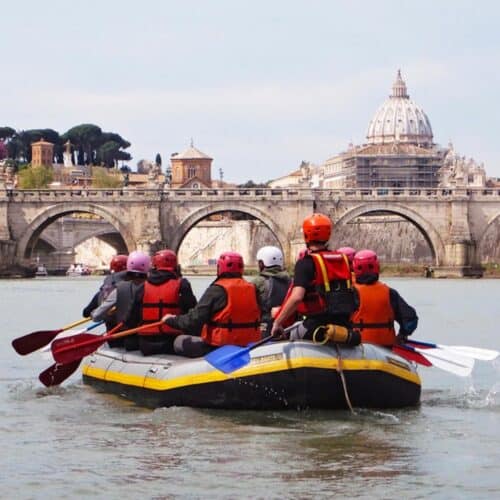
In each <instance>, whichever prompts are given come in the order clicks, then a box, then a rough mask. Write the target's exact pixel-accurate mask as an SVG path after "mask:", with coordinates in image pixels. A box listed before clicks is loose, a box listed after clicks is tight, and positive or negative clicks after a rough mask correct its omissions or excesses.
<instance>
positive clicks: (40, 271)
mask: <svg viewBox="0 0 500 500" xmlns="http://www.w3.org/2000/svg"><path fill="white" fill-rule="evenodd" d="M48 275H49V273H48V272H47V268H46V267H45V266H44V265H43V264H40V265H38V266H37V268H36V271H35V276H48Z"/></svg>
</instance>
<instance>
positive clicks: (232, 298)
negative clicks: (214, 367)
mask: <svg viewBox="0 0 500 500" xmlns="http://www.w3.org/2000/svg"><path fill="white" fill-rule="evenodd" d="M216 284H217V285H219V286H221V287H223V288H224V290H225V291H226V295H227V304H226V307H224V309H222V310H220V311H217V312H216V313H215V314H214V315H213V317H212V318H211V320H210V321H209V322H208V324H206V325H203V329H202V331H201V338H202V339H203V341H204V342H206V343H207V344H210V345H215V346H221V345H226V344H233V345H238V346H246V345H247V344H249V343H250V342H257V340H260V338H261V333H260V309H259V305H258V303H257V295H256V291H255V286H254V285H253V284H251V283H249V282H248V281H246V280H244V279H243V278H221V279H219V280H217V281H216Z"/></svg>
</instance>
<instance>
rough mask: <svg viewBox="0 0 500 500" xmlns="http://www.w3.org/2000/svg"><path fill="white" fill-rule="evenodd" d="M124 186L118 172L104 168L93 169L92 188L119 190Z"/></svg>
mask: <svg viewBox="0 0 500 500" xmlns="http://www.w3.org/2000/svg"><path fill="white" fill-rule="evenodd" d="M122 185H123V179H122V177H121V175H120V174H119V173H118V172H116V170H111V171H110V170H109V169H108V168H104V167H92V186H93V187H96V188H111V189H112V188H118V187H121V186H122Z"/></svg>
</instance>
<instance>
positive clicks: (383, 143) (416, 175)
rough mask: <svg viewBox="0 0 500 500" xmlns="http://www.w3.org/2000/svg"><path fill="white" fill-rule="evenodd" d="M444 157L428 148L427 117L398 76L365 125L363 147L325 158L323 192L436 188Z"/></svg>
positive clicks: (434, 147)
mask: <svg viewBox="0 0 500 500" xmlns="http://www.w3.org/2000/svg"><path fill="white" fill-rule="evenodd" d="M446 152H447V151H446V149H443V148H440V147H439V146H437V145H436V144H434V143H433V134H432V127H431V124H430V121H429V118H428V117H427V115H426V114H425V113H424V111H423V110H422V109H421V108H420V107H419V106H418V105H417V104H415V103H414V102H413V101H412V100H411V99H410V96H409V95H408V92H407V89H406V84H405V82H404V81H403V79H402V77H401V72H400V71H398V73H397V77H396V81H395V82H394V84H393V86H392V94H391V95H390V96H389V97H388V98H387V99H386V100H385V101H384V103H383V104H382V105H381V106H380V107H379V109H378V110H377V112H376V113H375V115H374V116H373V118H372V120H371V121H370V124H369V126H368V133H367V143H366V144H363V145H360V146H354V145H352V144H351V145H350V146H349V148H348V150H347V151H345V152H343V153H340V154H339V155H336V156H334V157H332V158H329V159H328V160H327V161H326V162H325V164H324V183H323V187H325V188H350V187H366V188H376V187H415V188H421V187H437V186H438V184H439V176H438V172H439V169H440V168H441V166H442V164H443V159H444V157H445V155H446Z"/></svg>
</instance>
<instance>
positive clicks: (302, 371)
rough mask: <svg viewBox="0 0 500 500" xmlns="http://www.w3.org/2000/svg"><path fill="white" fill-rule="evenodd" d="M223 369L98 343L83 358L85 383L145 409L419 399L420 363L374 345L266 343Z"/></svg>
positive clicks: (371, 404) (394, 404)
mask: <svg viewBox="0 0 500 500" xmlns="http://www.w3.org/2000/svg"><path fill="white" fill-rule="evenodd" d="M250 354H251V359H250V362H249V363H248V364H247V365H245V366H244V367H242V368H240V369H238V370H236V371H234V372H232V373H230V374H225V373H223V372H221V371H219V370H217V369H216V368H214V367H213V366H212V365H210V364H209V363H208V362H207V361H206V360H205V359H204V358H196V359H189V358H185V357H181V356H174V355H160V356H148V357H144V356H142V355H141V354H140V353H138V352H126V351H124V350H123V349H115V348H113V349H110V348H107V347H106V348H101V349H100V350H99V351H97V352H96V353H94V354H93V355H91V356H89V357H87V358H85V360H84V366H83V380H84V382H85V383H87V384H90V385H92V386H95V387H97V388H98V389H100V390H102V391H104V392H108V393H115V394H118V395H120V396H123V397H125V398H127V399H130V400H132V401H134V402H136V403H137V404H139V405H141V406H147V407H150V408H158V407H164V406H191V407H197V408H225V409H247V410H249V409H251V410H270V409H285V408H291V409H302V408H323V409H346V408H348V407H349V404H348V402H347V398H348V399H349V400H350V403H351V405H352V406H353V407H364V408H399V407H405V406H415V405H417V404H418V403H419V401H420V391H421V382H420V378H419V376H418V373H417V372H416V369H415V366H414V365H413V364H412V363H411V362H409V361H407V360H405V359H403V358H401V357H399V356H397V355H395V354H393V353H392V352H391V351H388V350H386V349H383V348H381V347H378V346H375V345H370V344H366V345H360V346H357V347H339V348H338V350H337V348H336V346H333V345H327V346H324V345H318V344H314V343H312V342H308V341H297V342H287V341H284V342H275V343H267V344H265V345H262V346H260V347H256V348H255V349H252V351H251V352H250Z"/></svg>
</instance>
